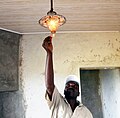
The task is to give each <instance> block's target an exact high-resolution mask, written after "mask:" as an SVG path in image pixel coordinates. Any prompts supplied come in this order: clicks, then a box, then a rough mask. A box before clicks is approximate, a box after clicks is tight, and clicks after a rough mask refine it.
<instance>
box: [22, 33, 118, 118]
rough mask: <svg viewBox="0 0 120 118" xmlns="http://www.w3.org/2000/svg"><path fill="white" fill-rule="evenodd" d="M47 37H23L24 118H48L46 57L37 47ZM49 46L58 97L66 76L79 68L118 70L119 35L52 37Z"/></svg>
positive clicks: (77, 73) (42, 35)
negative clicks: (52, 47) (109, 68)
mask: <svg viewBox="0 0 120 118" xmlns="http://www.w3.org/2000/svg"><path fill="white" fill-rule="evenodd" d="M47 35H48V34H40V35H24V36H23V40H22V45H21V46H22V51H23V54H22V58H23V61H22V79H23V81H24V96H25V99H26V118H39V117H40V116H42V117H44V118H49V110H48V107H47V104H46V101H45V100H44V93H45V86H44V66H45V55H46V54H45V51H44V49H43V48H42V46H41V45H42V41H43V39H44V38H45V37H46V36H47ZM53 43H54V70H55V83H56V86H57V87H58V89H59V91H60V92H61V93H63V89H64V78H65V77H66V75H68V74H76V75H78V76H79V68H82V67H84V68H85V67H87V68H88V67H100V68H101V67H111V66H112V67H116V66H117V67H119V66H120V33H102V32H101V33H95V32H94V33H71V34H56V36H55V38H54V39H53ZM106 118H107V117H106Z"/></svg>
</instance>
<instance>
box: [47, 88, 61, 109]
mask: <svg viewBox="0 0 120 118" xmlns="http://www.w3.org/2000/svg"><path fill="white" fill-rule="evenodd" d="M45 99H46V100H47V104H48V106H49V108H50V109H51V108H55V107H56V106H58V104H59V103H60V101H61V99H63V97H62V95H61V94H60V93H59V91H58V89H57V88H56V87H55V88H54V91H53V94H52V100H50V98H49V95H48V93H47V92H46V94H45Z"/></svg>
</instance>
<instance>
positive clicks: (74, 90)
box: [64, 81, 79, 99]
mask: <svg viewBox="0 0 120 118" xmlns="http://www.w3.org/2000/svg"><path fill="white" fill-rule="evenodd" d="M64 94H65V98H71V99H72V98H76V97H77V96H79V85H78V84H77V83H76V82H74V81H69V82H68V83H66V85H65V89H64Z"/></svg>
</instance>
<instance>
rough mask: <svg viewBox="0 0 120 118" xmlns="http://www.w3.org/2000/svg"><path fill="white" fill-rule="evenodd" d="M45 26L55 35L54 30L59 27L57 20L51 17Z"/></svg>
mask: <svg viewBox="0 0 120 118" xmlns="http://www.w3.org/2000/svg"><path fill="white" fill-rule="evenodd" d="M47 25H48V28H49V30H50V31H51V33H52V34H55V33H56V30H57V29H58V26H59V20H58V19H56V18H54V17H51V18H50V19H49V20H48V21H47Z"/></svg>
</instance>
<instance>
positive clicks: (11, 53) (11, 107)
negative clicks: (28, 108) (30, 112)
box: [0, 30, 25, 118]
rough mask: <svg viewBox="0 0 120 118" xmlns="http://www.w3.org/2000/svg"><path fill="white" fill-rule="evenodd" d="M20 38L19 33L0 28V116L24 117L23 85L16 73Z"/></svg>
mask: <svg viewBox="0 0 120 118" xmlns="http://www.w3.org/2000/svg"><path fill="white" fill-rule="evenodd" d="M20 38H21V35H18V34H15V33H10V32H7V31H3V30H0V91H2V92H0V118H24V117H25V111H24V99H23V91H22V88H23V86H22V80H21V78H20V76H19V74H20V73H18V70H19V68H20V67H18V66H19V65H18V63H19V41H20ZM18 77H19V78H18ZM18 83H19V84H18ZM16 90H17V91H16ZM8 91H13V92H8Z"/></svg>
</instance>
